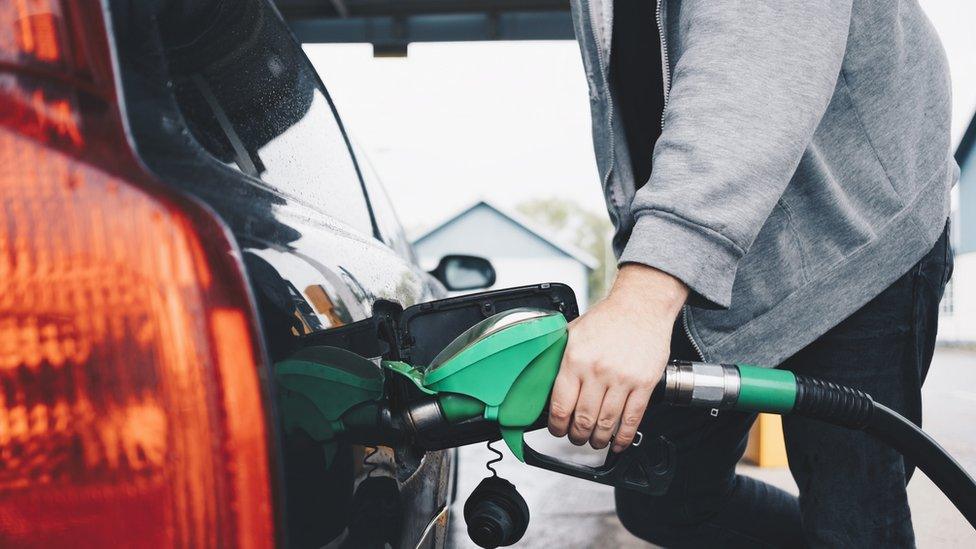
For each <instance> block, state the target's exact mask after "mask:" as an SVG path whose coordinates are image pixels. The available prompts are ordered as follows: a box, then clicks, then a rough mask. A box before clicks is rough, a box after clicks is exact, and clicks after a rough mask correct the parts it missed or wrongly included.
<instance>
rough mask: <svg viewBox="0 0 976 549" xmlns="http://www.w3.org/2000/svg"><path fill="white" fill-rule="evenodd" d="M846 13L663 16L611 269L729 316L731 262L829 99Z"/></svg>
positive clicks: (767, 4) (760, 8)
mask: <svg viewBox="0 0 976 549" xmlns="http://www.w3.org/2000/svg"><path fill="white" fill-rule="evenodd" d="M662 1H665V0H662ZM851 2H852V0H816V1H813V2H793V1H785V2H784V1H783V0H683V1H682V2H680V9H674V8H672V10H671V11H670V12H668V13H667V14H666V16H667V24H668V27H669V29H671V32H667V33H666V34H667V35H668V36H673V37H678V39H679V40H680V43H675V44H668V52H669V53H670V54H671V55H672V58H671V65H672V67H673V70H672V77H671V87H670V92H669V94H668V98H667V103H666V108H665V114H664V128H663V131H662V133H661V136H660V138H659V139H658V141H657V144H656V145H655V148H654V156H653V166H654V169H653V172H652V173H651V178H650V181H649V182H648V184H646V185H644V186H643V187H642V188H641V189H640V190H639V191H638V192H637V193H636V195H635V197H634V200H633V203H632V204H631V211H632V212H633V215H634V218H635V225H634V229H633V232H632V234H631V237H630V239H629V241H628V243H627V245H626V246H625V248H624V250H623V253H622V254H621V257H620V263H621V264H624V263H642V264H645V265H650V266H652V267H655V268H658V269H661V270H663V271H665V272H667V273H669V274H671V275H672V276H675V277H677V278H679V279H680V280H682V281H683V282H684V283H685V284H687V285H688V286H689V288H691V290H692V291H693V292H695V293H696V294H697V295H698V296H700V297H702V298H704V299H705V300H706V301H708V302H711V303H713V304H715V305H718V306H719V307H728V306H729V305H730V301H731V297H732V283H733V281H734V280H735V274H736V268H737V265H738V262H739V260H740V259H742V256H743V255H745V253H746V252H747V251H748V250H749V247H750V246H751V245H752V243H753V241H754V240H755V239H756V236H757V235H758V234H759V230H760V228H762V226H763V224H764V223H765V221H766V218H767V217H769V214H770V213H771V212H772V210H773V207H774V206H775V205H776V202H777V201H778V200H779V198H780V196H782V194H783V191H784V190H785V189H786V186H787V184H788V183H789V181H790V179H791V177H792V176H793V173H794V171H795V170H796V168H797V165H798V164H799V162H800V158H801V156H802V155H803V152H804V150H805V149H806V148H807V146H808V144H809V143H810V141H811V139H812V137H813V133H814V131H815V130H816V128H817V125H818V124H819V122H820V119H821V117H822V116H823V114H824V112H825V111H826V109H827V104H828V103H829V102H830V99H831V97H832V96H833V93H834V89H835V87H836V85H837V80H838V77H839V75H840V70H841V63H842V61H843V58H844V52H845V50H846V44H847V35H848V30H849V27H850V21H851ZM669 4H670V5H671V6H675V7H677V6H679V4H678V3H675V2H671V3H669Z"/></svg>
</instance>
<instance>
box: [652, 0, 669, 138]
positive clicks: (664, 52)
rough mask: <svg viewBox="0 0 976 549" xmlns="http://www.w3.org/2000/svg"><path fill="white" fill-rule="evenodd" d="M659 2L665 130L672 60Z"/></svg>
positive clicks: (662, 123) (658, 31)
mask: <svg viewBox="0 0 976 549" xmlns="http://www.w3.org/2000/svg"><path fill="white" fill-rule="evenodd" d="M663 2H664V0H657V8H656V9H655V10H654V19H655V20H656V21H657V35H658V38H660V40H661V68H662V69H663V71H664V107H663V108H662V109H661V129H662V130H663V129H664V114H665V113H666V112H668V97H669V96H670V94H671V60H670V59H669V58H668V37H667V35H666V34H665V33H664V19H663V18H662V17H661V4H662V3H663Z"/></svg>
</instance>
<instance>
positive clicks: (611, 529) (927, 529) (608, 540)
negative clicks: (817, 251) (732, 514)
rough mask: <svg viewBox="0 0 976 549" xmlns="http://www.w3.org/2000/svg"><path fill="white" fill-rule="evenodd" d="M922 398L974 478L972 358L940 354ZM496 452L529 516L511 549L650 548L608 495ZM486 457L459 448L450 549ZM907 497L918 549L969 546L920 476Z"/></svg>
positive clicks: (585, 457) (934, 430)
mask: <svg viewBox="0 0 976 549" xmlns="http://www.w3.org/2000/svg"><path fill="white" fill-rule="evenodd" d="M923 395H924V420H923V421H924V426H925V430H926V432H928V433H929V434H930V435H931V436H932V437H933V438H935V440H937V441H939V443H940V444H942V445H943V446H944V447H945V448H946V449H948V450H949V452H950V453H951V454H952V455H953V456H954V457H955V458H956V459H957V460H958V461H959V462H960V463H961V464H962V465H963V466H964V467H965V468H966V469H967V470H968V471H970V473H971V474H974V475H976V351H966V350H956V349H940V350H939V351H938V352H937V353H936V356H935V361H934V363H933V364H932V368H931V371H930V373H929V378H928V380H927V381H926V383H925V387H924V389H923ZM528 440H529V443H530V444H531V445H532V446H533V447H534V448H536V449H538V450H540V451H542V452H545V453H551V454H553V455H560V456H562V457H566V458H569V459H572V460H575V461H578V462H582V463H592V464H596V463H600V462H602V459H603V454H602V453H597V452H595V451H592V450H590V449H588V448H577V447H575V446H573V445H571V444H570V443H569V442H567V441H565V440H562V439H555V438H553V437H551V436H549V435H548V433H545V432H538V433H532V434H531V435H530V437H529V439H528ZM496 444H497V445H498V446H497V447H499V448H501V447H502V446H503V444H502V443H500V442H499V443H496ZM503 451H505V452H506V458H505V459H504V460H503V461H502V463H500V464H499V466H498V472H499V474H500V475H501V476H503V477H505V478H507V479H509V480H511V481H512V482H513V483H515V485H516V486H517V487H518V488H519V491H520V492H521V493H522V495H523V496H525V499H526V501H527V502H528V504H529V509H530V510H531V514H532V520H531V522H530V524H529V529H528V531H527V532H526V534H525V537H523V538H522V541H521V542H520V543H519V544H517V547H523V548H547V549H549V548H553V547H559V548H588V547H620V548H625V549H629V548H637V547H649V545H648V544H646V543H643V542H641V541H640V540H638V539H637V538H634V537H633V536H631V535H630V534H629V533H628V532H627V531H626V530H624V528H623V527H622V526H621V525H620V523H619V521H618V520H617V518H616V515H615V513H614V507H613V492H612V491H611V490H610V489H609V488H607V487H604V486H599V485H596V484H594V483H590V482H585V481H581V480H577V479H573V478H568V477H564V476H561V475H557V474H554V473H550V472H548V471H542V470H539V469H535V468H533V467H527V466H524V465H521V464H519V463H518V462H517V461H516V460H515V458H513V457H511V455H510V454H508V452H507V450H503ZM491 457H492V454H491V453H490V452H489V451H488V450H487V449H486V448H485V446H484V445H477V446H470V447H466V448H462V449H461V454H460V476H459V485H458V499H459V501H458V503H457V504H456V505H455V508H454V509H453V510H452V520H451V534H452V535H451V538H452V539H451V542H450V544H449V546H450V547H453V548H455V549H462V548H473V547H476V546H475V545H474V544H473V543H471V541H470V540H469V539H468V537H467V534H466V533H465V525H464V520H463V518H462V513H461V509H462V505H463V503H464V500H465V499H466V498H467V496H468V494H470V493H471V491H472V490H473V489H474V487H475V486H477V484H478V482H480V481H481V479H482V478H484V477H485V476H487V475H488V474H489V473H488V471H486V470H485V468H484V463H485V462H487V460H488V459H490V458H491ZM739 468H740V471H741V472H742V473H744V474H747V475H750V476H755V477H758V478H760V479H762V480H765V481H767V482H769V483H771V484H773V485H776V486H779V487H781V488H783V489H785V490H788V491H792V492H793V493H796V484H795V483H794V482H793V478H792V477H791V476H790V474H789V471H788V470H786V469H759V468H757V467H753V466H751V465H747V464H740V465H739ZM908 491H909V498H910V501H911V506H912V515H913V521H914V525H915V533H916V536H917V539H918V545H919V547H922V548H928V547H938V548H969V547H976V533H974V532H973V530H972V528H970V527H969V525H968V524H967V523H966V522H965V519H963V517H962V515H960V514H959V512H958V511H956V510H955V508H954V507H952V505H951V504H950V503H949V502H948V500H946V499H945V497H944V496H943V495H942V493H941V492H940V491H939V490H938V488H936V487H935V486H934V485H933V484H932V483H931V482H930V481H929V480H928V479H927V478H925V476H924V475H922V474H916V475H915V476H914V478H913V479H912V481H911V483H910V484H909V487H908Z"/></svg>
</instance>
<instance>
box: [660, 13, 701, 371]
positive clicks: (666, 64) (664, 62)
mask: <svg viewBox="0 0 976 549" xmlns="http://www.w3.org/2000/svg"><path fill="white" fill-rule="evenodd" d="M663 3H664V0H657V4H656V8H655V10H654V19H655V20H656V22H657V35H658V38H659V39H660V40H661V69H662V71H663V72H664V90H663V91H664V107H663V108H662V109H661V129H662V130H663V129H664V115H665V113H667V112H668V98H669V97H670V95H671V59H670V58H669V57H668V36H667V34H665V32H664V19H663V18H662V17H661V4H663ZM690 313H691V311H690V310H689V307H688V306H687V305H685V306H683V307H682V308H681V325H682V327H684V329H685V335H686V336H687V337H688V341H689V342H690V343H691V346H692V348H694V349H695V352H696V353H698V358H699V359H700V360H705V353H703V352H702V350H701V347H699V346H698V342H697V341H695V338H694V337H693V336H692V335H691V326H690V325H689V321H688V315H689V314H690Z"/></svg>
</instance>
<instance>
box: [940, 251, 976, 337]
mask: <svg viewBox="0 0 976 549" xmlns="http://www.w3.org/2000/svg"><path fill="white" fill-rule="evenodd" d="M950 291H951V295H950V294H949V292H950ZM942 311H943V312H942V314H941V315H940V316H939V341H942V342H945V343H976V252H970V253H967V254H961V255H957V256H956V258H955V270H954V271H953V274H952V282H951V290H949V289H947V295H946V297H945V299H943V302H942Z"/></svg>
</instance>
